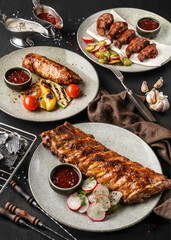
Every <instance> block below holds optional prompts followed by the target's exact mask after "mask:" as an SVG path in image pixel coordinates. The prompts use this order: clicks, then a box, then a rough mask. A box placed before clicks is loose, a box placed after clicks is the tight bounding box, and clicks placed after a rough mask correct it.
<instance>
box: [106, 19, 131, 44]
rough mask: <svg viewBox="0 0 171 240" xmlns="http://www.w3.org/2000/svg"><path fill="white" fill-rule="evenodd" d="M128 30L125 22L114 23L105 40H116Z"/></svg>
mask: <svg viewBox="0 0 171 240" xmlns="http://www.w3.org/2000/svg"><path fill="white" fill-rule="evenodd" d="M127 29H128V24H127V23H126V22H121V21H118V22H115V23H113V24H112V26H111V27H110V30H109V33H108V35H107V38H109V39H110V40H113V39H118V38H119V37H120V36H121V34H122V33H123V32H124V31H126V30H127Z"/></svg>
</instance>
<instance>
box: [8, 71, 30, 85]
mask: <svg viewBox="0 0 171 240" xmlns="http://www.w3.org/2000/svg"><path fill="white" fill-rule="evenodd" d="M29 78H30V76H29V74H28V73H27V72H25V71H24V70H20V69H16V70H13V71H11V72H10V73H9V74H8V75H7V80H8V81H9V82H11V83H15V84H20V83H24V82H27V81H28V80H29Z"/></svg>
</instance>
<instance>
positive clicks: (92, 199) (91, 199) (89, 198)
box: [87, 193, 94, 203]
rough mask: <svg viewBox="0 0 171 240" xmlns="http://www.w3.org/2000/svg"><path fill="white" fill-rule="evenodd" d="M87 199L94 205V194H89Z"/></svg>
mask: <svg viewBox="0 0 171 240" xmlns="http://www.w3.org/2000/svg"><path fill="white" fill-rule="evenodd" d="M87 197H88V200H89V202H90V203H92V202H93V201H94V197H93V194H92V193H91V194H89V195H88V196H87Z"/></svg>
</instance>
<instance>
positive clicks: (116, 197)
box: [109, 191, 122, 206]
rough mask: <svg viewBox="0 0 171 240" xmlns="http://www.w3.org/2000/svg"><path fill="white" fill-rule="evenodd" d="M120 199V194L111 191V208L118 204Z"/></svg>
mask: <svg viewBox="0 0 171 240" xmlns="http://www.w3.org/2000/svg"><path fill="white" fill-rule="evenodd" d="M121 197H122V193H121V192H119V191H112V192H110V193H109V199H110V202H111V205H112V206H115V205H116V204H118V202H119V201H120V200H121Z"/></svg>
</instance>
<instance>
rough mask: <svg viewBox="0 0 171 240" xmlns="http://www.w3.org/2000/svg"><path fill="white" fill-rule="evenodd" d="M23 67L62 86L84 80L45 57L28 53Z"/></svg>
mask: <svg viewBox="0 0 171 240" xmlns="http://www.w3.org/2000/svg"><path fill="white" fill-rule="evenodd" d="M22 66H23V67H25V68H27V69H28V70H30V71H31V72H34V73H36V74H37V75H39V76H41V77H43V78H46V79H50V80H52V81H54V82H57V83H61V84H71V83H80V82H81V81H82V79H81V78H80V77H79V75H78V74H76V73H75V72H73V71H72V70H70V69H69V68H67V67H65V66H63V65H61V64H59V63H57V62H54V61H52V60H50V59H48V58H46V57H44V56H40V55H38V54H34V53H28V54H27V55H26V56H25V57H24V59H23V62H22Z"/></svg>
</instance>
